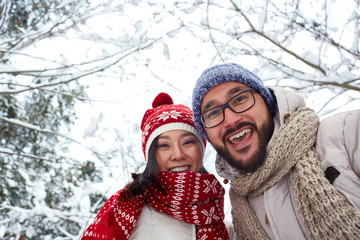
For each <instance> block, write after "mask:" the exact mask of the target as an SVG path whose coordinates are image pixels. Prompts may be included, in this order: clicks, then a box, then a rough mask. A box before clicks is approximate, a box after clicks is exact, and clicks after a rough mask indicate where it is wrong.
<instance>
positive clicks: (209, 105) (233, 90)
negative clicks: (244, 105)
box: [201, 86, 248, 112]
mask: <svg viewBox="0 0 360 240" xmlns="http://www.w3.org/2000/svg"><path fill="white" fill-rule="evenodd" d="M245 90H248V89H247V88H245V87H243V86H237V87H233V88H231V89H230V90H229V91H228V92H227V93H226V97H227V98H230V97H232V96H234V94H235V93H238V92H242V91H245ZM215 104H216V101H215V100H211V101H209V102H208V103H207V104H206V105H204V107H203V108H202V109H201V112H205V111H207V110H209V109H210V108H212V107H214V105H215Z"/></svg>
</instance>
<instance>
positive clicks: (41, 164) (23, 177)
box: [0, 0, 360, 239]
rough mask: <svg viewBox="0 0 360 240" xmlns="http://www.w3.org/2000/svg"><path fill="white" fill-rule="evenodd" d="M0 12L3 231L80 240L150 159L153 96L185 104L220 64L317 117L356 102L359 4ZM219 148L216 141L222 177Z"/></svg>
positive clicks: (165, 4) (158, 4) (108, 5)
mask: <svg viewBox="0 0 360 240" xmlns="http://www.w3.org/2000/svg"><path fill="white" fill-rule="evenodd" d="M0 12H1V17H0V24H1V25H0V26H1V35H0V60H1V62H0V100H1V102H0V104H1V105H0V107H1V108H0V131H1V135H0V136H1V145H0V158H1V162H0V164H1V168H0V170H1V179H0V180H1V189H0V190H1V191H0V192H2V195H1V199H0V201H1V202H0V204H1V206H0V212H1V214H0V238H1V239H79V237H80V236H81V234H82V232H83V231H84V229H85V228H86V226H87V225H88V224H89V223H90V221H91V220H92V219H93V217H94V216H95V214H96V213H97V212H98V210H99V209H100V208H101V206H102V204H103V203H104V201H106V199H108V198H109V197H110V195H111V194H112V193H114V192H115V191H116V190H118V189H120V188H122V187H123V186H124V185H125V184H126V183H128V182H129V181H130V174H131V173H132V172H140V171H142V169H143V168H144V166H145V161H144V157H143V155H142V151H141V143H140V141H141V133H140V128H139V125H140V123H141V120H142V116H143V114H144V113H145V111H146V110H147V109H148V108H150V107H151V103H152V100H153V99H154V97H155V96H156V95H157V94H158V93H159V92H167V93H168V94H170V95H171V96H172V98H173V100H174V102H175V103H181V104H184V105H187V106H191V95H192V89H193V86H194V84H195V81H196V79H197V78H198V77H199V76H200V75H201V73H202V71H204V70H205V69H206V68H208V67H210V66H212V65H214V64H218V63H223V62H236V63H238V64H240V65H243V66H244V67H246V68H248V69H249V70H251V71H253V72H254V73H256V74H257V75H258V76H259V77H260V78H262V79H263V80H264V81H265V84H266V85H276V86H281V87H286V88H290V89H293V90H295V91H298V92H299V93H301V94H302V95H303V96H304V97H305V98H306V102H307V105H308V106H309V107H312V108H314V109H315V110H316V112H318V113H319V115H320V116H321V118H324V117H326V116H328V115H331V114H334V113H336V112H340V111H344V110H350V109H356V108H359V103H360V78H359V76H360V75H359V67H360V61H359V59H360V58H359V57H360V52H359V47H360V42H359V38H360V30H359V19H360V17H359V15H360V7H359V2H358V1H355V0H345V1H311V2H309V1H281V0H279V1H256V2H252V1H232V0H230V1H201V0H200V1H199V0H197V1H186V0H185V1H161V0H150V1H125V0H122V1H111V0H109V1H95V0H92V1H86V0H80V1H74V0H66V1H50V0H48V1H43V2H42V3H41V4H38V5H33V4H32V2H31V1H17V2H16V1H11V0H2V1H1V2H0ZM24 19H26V21H23V20H24ZM20 20H21V21H20ZM20 23H21V24H20ZM12 24H13V25H12ZM37 112H38V113H39V114H36V113H37ZM15 113H16V114H15ZM214 158H215V152H214V150H213V149H212V147H211V146H210V145H208V147H207V152H206V157H205V160H204V165H205V167H206V168H207V169H208V170H209V171H210V172H211V173H214V174H216V173H215V169H214ZM219 180H220V181H222V179H221V178H220V177H219ZM225 187H226V188H228V187H229V186H228V185H225ZM225 209H226V212H227V217H228V218H229V217H230V213H229V211H230V209H229V201H228V198H227V200H226V207H225Z"/></svg>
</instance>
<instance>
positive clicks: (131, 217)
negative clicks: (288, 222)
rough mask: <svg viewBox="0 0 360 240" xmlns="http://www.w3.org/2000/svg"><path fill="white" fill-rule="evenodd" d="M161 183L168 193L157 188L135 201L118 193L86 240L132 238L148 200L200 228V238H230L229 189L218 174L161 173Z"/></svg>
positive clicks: (105, 208) (155, 206) (87, 232)
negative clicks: (226, 209)
mask: <svg viewBox="0 0 360 240" xmlns="http://www.w3.org/2000/svg"><path fill="white" fill-rule="evenodd" d="M158 182H159V183H160V184H161V186H162V187H163V188H164V190H165V192H166V194H164V193H163V192H161V191H160V190H159V189H158V188H157V187H155V186H154V185H152V186H150V187H149V188H148V189H144V191H143V193H141V194H139V195H137V196H136V197H135V198H129V197H128V195H127V194H126V191H125V192H124V191H122V190H120V191H119V192H117V193H116V194H114V195H113V196H112V197H111V198H110V199H109V200H108V201H107V202H106V203H105V205H104V207H103V208H102V209H101V210H100V212H99V213H98V215H97V216H96V218H95V219H94V221H93V223H92V224H91V225H90V226H89V227H88V229H87V230H86V231H85V233H84V235H83V237H82V240H89V239H93V240H95V239H105V240H113V239H121V240H123V239H129V237H130V235H131V233H132V231H133V230H134V227H135V225H136V223H137V221H138V219H139V216H140V213H141V210H142V208H143V206H144V204H145V200H146V201H147V202H148V203H149V204H150V206H151V207H152V208H153V209H155V210H157V211H160V212H164V213H167V214H169V215H171V216H172V217H174V218H176V219H178V220H180V221H183V222H187V223H191V224H195V225H197V227H198V228H197V230H198V231H197V234H198V238H197V239H202V240H203V239H206V240H228V239H229V235H228V232H227V229H226V226H225V224H224V222H223V220H224V218H225V214H224V194H225V189H224V188H223V187H222V186H221V184H220V183H219V182H218V181H217V179H216V177H215V176H214V175H212V174H200V173H194V172H184V173H171V172H160V173H159V177H158ZM164 228H166V226H164Z"/></svg>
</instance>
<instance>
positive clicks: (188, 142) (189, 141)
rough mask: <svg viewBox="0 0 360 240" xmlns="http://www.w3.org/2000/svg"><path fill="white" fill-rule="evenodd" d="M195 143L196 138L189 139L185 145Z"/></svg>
mask: <svg viewBox="0 0 360 240" xmlns="http://www.w3.org/2000/svg"><path fill="white" fill-rule="evenodd" d="M194 143H195V140H187V141H185V142H184V145H187V144H194Z"/></svg>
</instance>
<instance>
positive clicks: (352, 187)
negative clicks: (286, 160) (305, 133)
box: [216, 88, 360, 240]
mask: <svg viewBox="0 0 360 240" xmlns="http://www.w3.org/2000/svg"><path fill="white" fill-rule="evenodd" d="M272 89H273V91H274V93H275V96H276V99H277V104H278V111H277V113H276V115H275V117H274V122H275V131H274V133H276V132H277V131H278V130H279V127H280V126H281V125H282V124H284V115H285V114H286V113H290V114H291V113H292V112H294V111H295V110H296V109H297V108H299V107H304V106H305V102H304V99H303V97H301V96H300V95H299V94H297V93H295V92H293V91H290V90H286V89H282V88H272ZM316 150H317V152H318V155H319V160H320V161H321V166H322V168H323V170H324V172H325V171H326V169H327V168H328V167H333V168H334V169H336V170H334V169H331V170H332V173H334V172H335V175H334V174H333V175H334V176H336V175H337V174H336V173H337V172H340V174H339V175H338V177H336V178H335V180H334V182H333V184H334V186H335V187H336V188H337V189H339V191H340V192H341V193H343V194H344V195H345V196H346V197H347V198H348V199H349V201H350V202H351V203H352V204H353V206H355V207H356V208H357V209H358V210H359V211H360V110H358V111H353V112H347V113H342V114H337V115H335V116H333V117H330V118H328V119H325V120H323V121H322V122H321V124H320V127H319V130H318V135H317V143H316ZM216 169H217V171H218V174H219V175H220V176H222V177H224V178H227V179H230V180H231V179H232V178H233V177H234V176H236V175H237V174H239V173H237V171H236V170H235V169H233V168H232V167H231V166H229V165H228V164H227V163H226V162H225V161H224V160H223V159H222V158H220V157H217V161H216ZM249 203H250V205H251V207H252V208H253V210H254V211H255V214H256V216H257V218H258V219H259V222H260V223H261V225H262V226H263V228H264V229H265V231H266V233H267V235H268V236H269V237H270V239H284V240H287V239H292V240H297V239H298V240H303V239H310V237H309V234H308V232H307V230H306V228H305V226H304V223H303V222H302V220H301V217H300V216H299V214H298V213H297V211H296V203H295V200H294V195H293V192H292V189H291V183H290V179H289V175H286V176H285V177H284V178H283V179H282V180H280V181H279V182H278V183H277V184H275V185H274V186H273V187H271V188H270V189H268V190H267V191H265V192H264V194H262V195H260V196H257V197H250V198H249Z"/></svg>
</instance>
